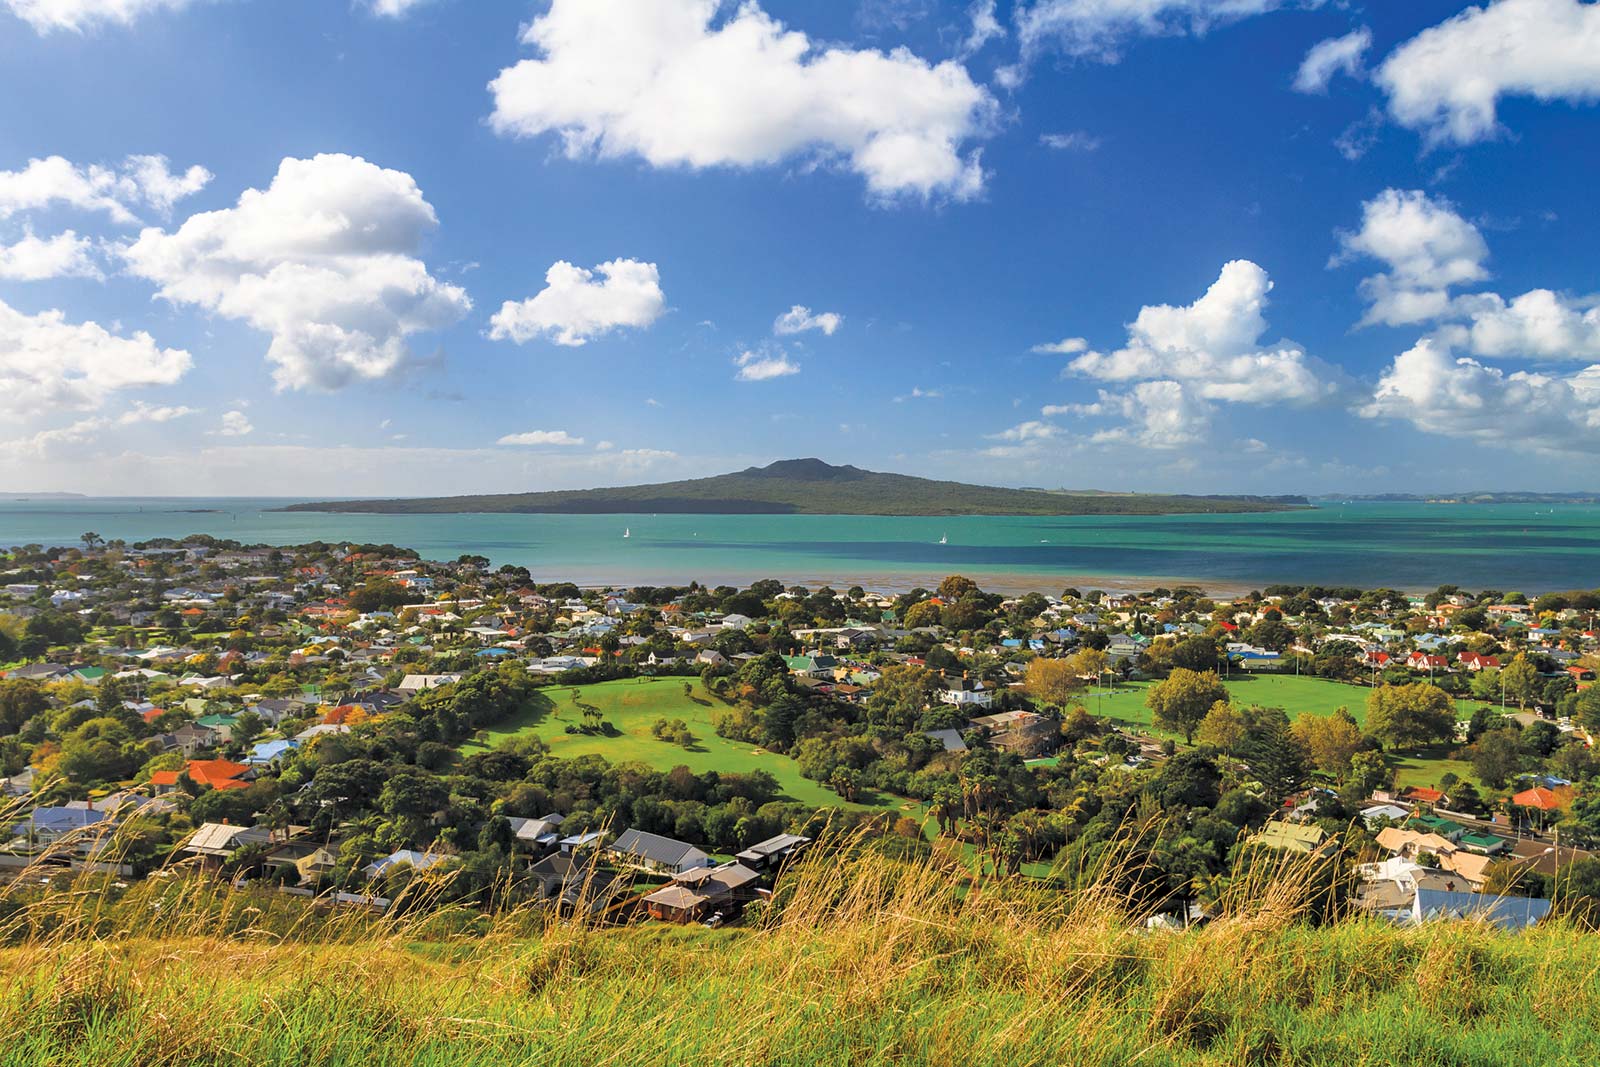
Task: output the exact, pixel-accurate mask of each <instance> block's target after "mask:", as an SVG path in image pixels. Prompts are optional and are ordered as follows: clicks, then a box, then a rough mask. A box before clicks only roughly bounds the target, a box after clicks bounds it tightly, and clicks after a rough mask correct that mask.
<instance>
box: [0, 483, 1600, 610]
mask: <svg viewBox="0 0 1600 1067" xmlns="http://www.w3.org/2000/svg"><path fill="white" fill-rule="evenodd" d="M284 503H287V501H280V500H264V499H243V498H223V499H216V498H213V499H173V498H162V499H138V498H93V497H91V498H70V499H34V500H14V501H0V545H17V544H29V543H38V544H46V545H70V544H76V543H78V541H79V538H80V537H81V535H82V534H83V533H85V532H88V531H92V532H94V533H97V534H99V535H100V536H102V537H106V538H123V539H125V540H127V541H129V542H133V541H138V540H142V539H145V538H151V537H182V536H184V535H185V534H190V533H208V534H213V535H216V536H218V537H225V538H232V539H235V540H238V541H243V542H246V543H252V542H260V543H267V544H294V543H300V542H306V541H319V540H320V541H329V542H337V541H370V542H379V543H382V542H389V543H393V544H396V545H403V546H407V547H411V548H415V549H417V550H418V551H419V552H421V553H422V554H423V556H425V557H427V558H430V559H454V558H456V557H457V556H460V555H462V554H463V553H474V554H480V555H484V556H488V557H489V558H490V559H491V560H493V561H494V562H495V564H496V565H499V564H502V563H513V564H519V565H521V566H525V567H527V568H528V570H529V571H530V572H532V574H533V575H534V577H535V578H536V579H538V580H541V581H573V582H577V583H579V584H583V585H604V584H611V583H618V584H646V583H650V584H678V583H686V582H688V581H689V580H691V579H698V580H700V581H702V582H708V583H713V584H715V583H720V582H730V583H738V582H748V581H752V580H754V579H756V578H764V577H774V578H779V579H782V580H784V581H786V582H790V581H797V582H806V583H816V582H820V581H828V582H832V583H834V584H835V585H841V586H842V585H844V584H850V583H855V582H859V583H861V584H863V585H865V586H867V587H868V588H872V589H879V590H883V591H894V590H899V589H905V588H909V587H911V586H913V585H919V584H920V585H926V584H929V583H930V582H932V581H937V580H938V578H940V577H941V576H943V575H946V574H952V573H962V574H967V575H971V576H973V577H974V578H980V579H982V580H983V584H984V585H985V587H986V588H992V589H995V590H1020V589H1042V590H1051V591H1055V590H1058V589H1059V588H1061V587H1062V586H1065V585H1069V584H1070V585H1077V586H1080V587H1086V586H1090V585H1092V586H1095V587H1099V588H1134V587H1145V586H1148V585H1151V584H1156V583H1157V581H1158V580H1159V581H1160V582H1163V583H1168V584H1170V583H1171V582H1174V581H1180V580H1181V581H1188V582H1194V583H1196V584H1199V585H1201V586H1204V587H1206V588H1208V589H1210V590H1213V591H1215V592H1233V591H1238V590H1241V589H1249V588H1259V587H1260V586H1263V585H1268V584H1273V583H1278V582H1284V583H1305V584H1321V585H1356V586H1363V587H1374V586H1389V587H1394V588H1398V589H1404V590H1408V591H1409V590H1426V589H1432V588H1434V587H1435V586H1438V585H1440V584H1443V583H1447V582H1448V583H1454V584H1457V585H1461V586H1464V587H1466V588H1470V589H1478V588H1495V589H1500V590H1513V589H1515V590H1521V591H1523V592H1527V593H1536V592H1541V591H1547V590H1551V589H1572V588H1594V587H1596V586H1600V506H1597V505H1579V504H1566V505H1560V504H1558V505H1553V506H1552V505H1541V506H1534V505H1531V504H1529V505H1521V504H1396V503H1351V504H1333V505H1327V506H1323V507H1319V508H1316V509H1313V510H1309V511H1296V512H1282V513H1276V514H1268V515H1175V516H1072V517H1065V516H1063V517H1051V518H1039V517H965V518H879V517H872V516H846V515H326V514H315V513H307V512H292V513H286V512H277V511H274V510H272V509H273V508H276V507H279V506H281V505H282V504H284ZM624 532H628V533H630V534H631V536H629V537H626V538H625V537H624V536H623V534H624ZM941 538H943V539H946V542H947V543H945V544H940V543H939V541H940V540H941Z"/></svg>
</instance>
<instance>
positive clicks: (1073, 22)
mask: <svg viewBox="0 0 1600 1067" xmlns="http://www.w3.org/2000/svg"><path fill="white" fill-rule="evenodd" d="M1284 3H1285V0H1038V2H1037V3H1035V4H1033V5H1032V6H1031V7H1025V8H1019V9H1018V11H1017V16H1016V18H1017V34H1018V36H1019V37H1020V38H1021V40H1022V47H1023V52H1024V54H1025V55H1026V54H1028V53H1031V52H1034V51H1037V50H1039V49H1041V48H1046V47H1054V48H1057V49H1059V50H1061V51H1062V52H1064V53H1066V54H1067V55H1069V56H1074V57H1078V58H1086V59H1096V60H1100V61H1102V62H1106V63H1115V62H1117V61H1118V60H1119V59H1120V58H1121V56H1122V50H1123V48H1124V47H1125V46H1126V44H1127V43H1128V42H1129V41H1131V40H1133V39H1135V38H1138V37H1158V36H1180V37H1181V36H1186V35H1189V34H1193V35H1195V36H1201V35H1203V34H1205V33H1206V32H1207V31H1209V30H1210V29H1211V28H1212V27H1214V26H1221V25H1225V24H1227V23H1230V22H1236V21H1238V20H1240V19H1244V18H1249V17H1251V16H1253V15H1263V14H1266V13H1267V12H1269V11H1275V10H1277V9H1278V8H1280V7H1283V6H1284Z"/></svg>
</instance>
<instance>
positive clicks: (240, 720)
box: [228, 711, 267, 745]
mask: <svg viewBox="0 0 1600 1067" xmlns="http://www.w3.org/2000/svg"><path fill="white" fill-rule="evenodd" d="M266 728H267V724H266V723H265V722H264V721H262V718H261V716H260V715H258V714H256V713H255V712H253V711H242V712H240V713H239V714H238V715H237V716H236V717H235V718H234V720H233V726H232V728H230V729H229V731H228V732H229V734H230V735H232V737H233V740H234V741H236V742H238V743H239V744H241V745H248V744H249V743H250V742H252V741H254V740H255V739H256V738H258V737H260V736H261V734H262V731H264V730H265V729H266Z"/></svg>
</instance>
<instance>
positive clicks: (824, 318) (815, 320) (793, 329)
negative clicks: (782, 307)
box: [772, 304, 844, 337]
mask: <svg viewBox="0 0 1600 1067" xmlns="http://www.w3.org/2000/svg"><path fill="white" fill-rule="evenodd" d="M842 325H844V316H843V315H840V314H838V313H837V312H833V311H819V312H817V313H816V314H812V311H811V309H810V308H808V307H804V306H802V305H800V304H796V305H795V306H794V307H792V308H790V309H789V310H788V311H785V312H784V313H783V314H782V315H779V316H778V318H777V320H776V321H775V322H773V324H772V332H773V333H775V334H778V335H779V336H783V335H786V334H795V333H804V332H805V331H807V330H821V331H822V332H823V333H824V334H825V335H827V336H828V337H832V336H833V333H834V331H835V330H837V329H838V328H839V327H840V326H842Z"/></svg>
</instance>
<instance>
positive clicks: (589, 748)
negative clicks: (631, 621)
mask: <svg viewBox="0 0 1600 1067" xmlns="http://www.w3.org/2000/svg"><path fill="white" fill-rule="evenodd" d="M686 680H687V681H689V682H690V684H691V685H692V687H693V688H692V691H691V694H690V695H688V696H685V695H684V691H683V685H684V682H685V681H686ZM539 692H540V695H541V697H543V698H544V699H543V700H541V701H540V702H539V704H538V705H537V706H535V707H533V708H530V709H529V710H527V711H525V712H523V713H522V714H521V715H519V716H517V717H516V718H514V719H511V720H509V721H507V722H504V723H501V724H500V725H499V726H496V727H495V728H493V729H492V730H489V731H487V732H488V735H489V736H488V744H489V746H490V747H493V746H494V745H496V744H498V743H499V742H500V741H502V740H504V739H505V738H507V737H514V736H519V735H527V734H536V735H538V736H539V737H541V738H543V739H544V741H545V742H546V743H547V744H548V745H549V746H550V754H551V755H552V756H557V757H560V758H562V759H571V758H573V757H575V756H589V755H596V756H604V757H605V758H606V759H608V760H610V761H611V762H612V763H628V762H639V763H646V764H649V765H650V766H652V767H657V768H660V769H661V770H671V769H672V768H673V767H677V766H680V765H681V766H684V767H688V768H689V769H690V770H691V771H694V772H695V773H697V774H704V773H705V772H706V771H724V772H732V773H737V774H747V773H749V772H751V771H766V772H768V773H769V774H771V775H772V776H773V777H774V778H776V779H777V780H778V784H779V786H780V787H781V788H782V789H783V792H784V795H785V797H786V798H788V799H791V800H795V801H798V802H800V803H802V804H809V805H811V806H813V807H818V808H821V807H849V808H857V809H873V810H880V811H903V812H904V813H905V814H907V815H909V816H911V817H912V818H917V819H920V818H921V809H920V807H919V806H918V805H917V804H915V803H913V802H912V801H909V800H906V799H904V798H903V797H893V796H876V797H868V798H866V800H867V802H866V803H861V804H845V803H843V802H842V801H841V800H840V799H839V795H838V794H837V793H835V792H834V791H833V790H831V789H826V788H824V787H823V786H822V785H820V784H818V783H817V782H813V781H812V780H811V779H809V778H803V777H801V775H800V771H799V769H798V767H797V766H796V764H795V762H794V761H793V760H791V759H790V758H789V757H787V756H784V755H782V754H780V753H776V752H768V751H766V750H765V749H762V748H758V747H756V746H754V745H750V744H747V743H744V742H739V741H729V740H727V739H726V738H723V737H719V736H717V732H716V730H715V729H714V728H713V726H712V722H711V717H712V714H713V713H714V712H715V711H716V710H717V709H719V708H721V707H723V706H724V705H723V704H722V702H721V701H719V700H718V699H717V698H716V697H713V696H711V695H710V694H708V693H707V692H706V691H705V689H704V688H703V687H702V686H701V685H700V682H699V681H698V680H697V679H683V678H635V679H625V680H622V681H615V682H602V683H599V684H598V685H585V686H577V687H572V686H562V687H558V688H551V689H541V690H540V691H539ZM574 693H576V694H577V699H576V700H574V699H573V695H574ZM585 706H589V707H593V708H597V709H599V711H600V715H601V718H603V719H604V720H605V721H606V722H609V723H611V725H613V726H615V727H616V728H617V729H618V730H620V731H621V734H620V735H619V736H616V737H601V736H595V735H591V734H569V733H567V732H566V728H567V727H568V726H582V725H583V724H584V708H585ZM657 719H668V720H671V719H682V720H683V721H684V722H686V723H687V724H688V725H689V732H690V733H692V734H694V737H695V741H694V744H693V745H692V746H691V747H689V748H685V747H683V746H682V745H676V744H672V743H670V742H667V741H658V740H657V739H656V738H655V737H653V736H652V735H651V733H650V727H651V726H652V725H653V724H654V723H655V721H656V720H657ZM463 747H464V748H465V749H467V750H468V751H470V750H471V748H472V746H471V745H467V746H463Z"/></svg>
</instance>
